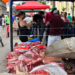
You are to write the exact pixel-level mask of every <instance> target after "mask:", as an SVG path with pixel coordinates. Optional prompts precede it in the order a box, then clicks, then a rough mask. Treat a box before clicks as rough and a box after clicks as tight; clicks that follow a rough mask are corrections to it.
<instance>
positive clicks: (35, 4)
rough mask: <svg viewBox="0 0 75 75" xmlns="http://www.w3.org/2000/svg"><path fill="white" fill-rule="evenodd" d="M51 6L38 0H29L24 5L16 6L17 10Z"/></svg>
mask: <svg viewBox="0 0 75 75" xmlns="http://www.w3.org/2000/svg"><path fill="white" fill-rule="evenodd" d="M48 8H50V7H49V6H48V5H44V4H42V3H39V2H37V1H27V2H26V3H24V4H22V5H18V6H16V9H17V10H33V9H48Z"/></svg>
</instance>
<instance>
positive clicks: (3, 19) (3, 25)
mask: <svg viewBox="0 0 75 75" xmlns="http://www.w3.org/2000/svg"><path fill="white" fill-rule="evenodd" d="M4 27H5V16H4V14H2V28H3V30H4Z"/></svg>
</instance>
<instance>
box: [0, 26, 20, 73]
mask: <svg viewBox="0 0 75 75" xmlns="http://www.w3.org/2000/svg"><path fill="white" fill-rule="evenodd" d="M14 35H16V34H15V33H14ZM0 36H1V37H2V40H3V43H4V47H2V46H1V44H0V73H1V72H7V70H6V57H7V55H8V53H9V52H10V41H9V40H10V39H9V38H6V35H5V30H2V28H1V27H0ZM15 42H20V41H19V39H18V37H15V38H14V43H15Z"/></svg>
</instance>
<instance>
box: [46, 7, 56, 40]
mask: <svg viewBox="0 0 75 75" xmlns="http://www.w3.org/2000/svg"><path fill="white" fill-rule="evenodd" d="M54 10H57V8H56V7H53V8H52V11H50V12H47V13H46V15H45V23H46V26H47V27H46V41H48V35H49V28H50V25H49V21H50V19H52V18H53V17H54V16H53V11H54Z"/></svg>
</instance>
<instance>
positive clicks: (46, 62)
mask: <svg viewBox="0 0 75 75" xmlns="http://www.w3.org/2000/svg"><path fill="white" fill-rule="evenodd" d="M11 4H12V2H11V0H10V8H11V9H10V32H11V33H10V42H11V43H10V44H11V51H13V52H11V53H9V54H8V56H7V62H8V63H7V70H8V71H9V73H15V72H16V68H15V67H16V65H17V66H18V68H19V69H20V71H22V72H24V71H27V72H28V73H29V74H41V73H42V74H43V75H44V74H45V75H46V74H47V75H50V74H51V75H53V74H55V75H67V72H65V71H64V69H63V68H64V66H63V62H62V59H61V58H58V57H46V56H45V51H46V45H44V44H43V43H41V42H40V41H36V42H26V43H21V44H18V45H17V46H16V47H15V48H14V49H13V33H12V31H13V29H12V24H11V23H12V20H11V18H12V7H11ZM21 7H22V9H21ZM16 8H17V9H18V10H24V9H33V8H31V7H27V8H25V6H24V7H23V5H21V6H17V7H16ZM34 8H35V9H36V8H37V7H34ZM42 8H44V7H42ZM38 9H40V8H38ZM35 57H36V58H35ZM41 65H43V66H41ZM53 65H54V66H56V68H53V67H54V66H53ZM37 66H38V67H37ZM39 66H40V67H39ZM48 66H49V67H50V68H49V67H48ZM51 66H52V67H51ZM43 68H45V69H43ZM52 68H53V69H52ZM57 68H58V69H57ZM60 70H61V71H60ZM57 71H59V73H58V72H57Z"/></svg>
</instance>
